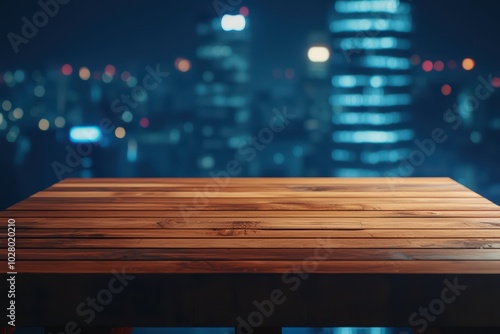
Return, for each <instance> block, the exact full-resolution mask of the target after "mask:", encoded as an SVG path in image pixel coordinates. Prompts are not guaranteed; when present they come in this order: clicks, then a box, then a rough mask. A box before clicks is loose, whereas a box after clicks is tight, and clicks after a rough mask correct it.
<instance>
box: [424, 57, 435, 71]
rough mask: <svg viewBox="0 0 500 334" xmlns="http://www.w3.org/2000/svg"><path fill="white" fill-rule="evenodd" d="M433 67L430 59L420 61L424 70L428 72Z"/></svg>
mask: <svg viewBox="0 0 500 334" xmlns="http://www.w3.org/2000/svg"><path fill="white" fill-rule="evenodd" d="M433 68H434V65H433V64H432V61H430V60H426V61H424V62H423V63H422V69H423V70H424V71H425V72H430V71H432V69H433Z"/></svg>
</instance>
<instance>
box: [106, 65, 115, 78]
mask: <svg viewBox="0 0 500 334" xmlns="http://www.w3.org/2000/svg"><path fill="white" fill-rule="evenodd" d="M104 73H106V74H107V75H109V76H114V75H115V73H116V68H115V67H114V66H113V65H106V67H105V68H104Z"/></svg>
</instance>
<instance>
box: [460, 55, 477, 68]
mask: <svg viewBox="0 0 500 334" xmlns="http://www.w3.org/2000/svg"><path fill="white" fill-rule="evenodd" d="M462 67H463V69H464V70H466V71H470V70H472V69H473V68H474V67H476V62H475V61H474V59H472V58H465V59H464V60H463V61H462Z"/></svg>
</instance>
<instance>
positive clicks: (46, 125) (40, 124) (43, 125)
mask: <svg viewBox="0 0 500 334" xmlns="http://www.w3.org/2000/svg"><path fill="white" fill-rule="evenodd" d="M49 126H50V124H49V121H48V120H46V119H45V118H42V119H41V120H40V121H39V122H38V128H39V129H40V130H42V131H47V130H48V129H49Z"/></svg>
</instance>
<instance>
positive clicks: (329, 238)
mask: <svg viewBox="0 0 500 334" xmlns="http://www.w3.org/2000/svg"><path fill="white" fill-rule="evenodd" d="M16 247H17V249H21V248H69V249H71V248H92V247H95V248H318V247H327V248H332V249H333V248H356V249H363V248H458V249H466V248H489V249H491V248H500V239H499V238H468V239H442V238H439V239H438V238H436V239H434V238H433V239H430V238H425V239H416V238H415V239H414V238H411V239H408V238H399V239H382V238H380V239H376V238H356V239H354V238H343V239H335V233H332V232H325V234H324V235H323V238H223V239H220V238H199V239H192V238H189V239H180V238H163V239H158V238H155V239H153V238H151V239H149V238H148V239H141V238H127V239H78V238H59V239H58V240H57V242H54V240H53V239H40V238H39V239H35V238H20V239H17V240H16ZM284 254H285V253H284Z"/></svg>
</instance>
